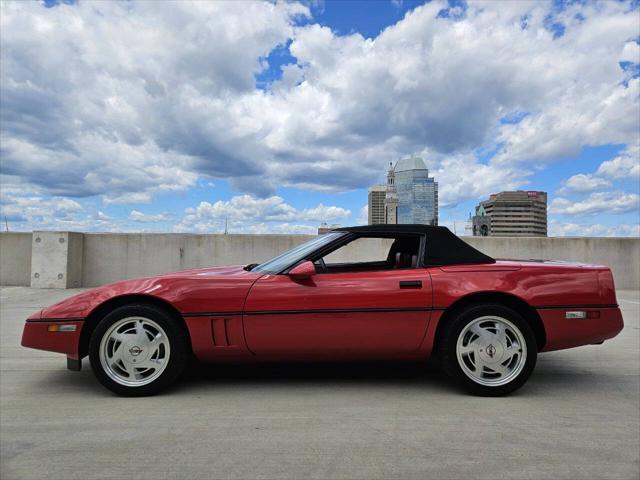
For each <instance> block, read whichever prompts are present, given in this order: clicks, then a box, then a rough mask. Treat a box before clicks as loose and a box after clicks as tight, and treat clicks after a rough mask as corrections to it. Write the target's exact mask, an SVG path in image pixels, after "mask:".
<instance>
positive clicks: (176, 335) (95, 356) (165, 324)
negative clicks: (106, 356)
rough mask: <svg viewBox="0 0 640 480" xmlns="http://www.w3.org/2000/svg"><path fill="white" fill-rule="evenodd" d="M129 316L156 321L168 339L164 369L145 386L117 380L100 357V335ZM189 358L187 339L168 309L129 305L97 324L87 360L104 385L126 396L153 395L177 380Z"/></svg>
mask: <svg viewBox="0 0 640 480" xmlns="http://www.w3.org/2000/svg"><path fill="white" fill-rule="evenodd" d="M128 317H143V318H146V319H149V320H151V321H152V322H155V324H157V325H158V326H160V327H161V328H162V329H163V330H164V332H165V333H166V337H167V339H168V344H169V352H170V354H169V356H168V360H167V364H166V366H165V367H164V370H163V371H162V373H161V374H159V375H158V376H157V378H155V379H154V380H153V381H151V382H150V383H147V384H144V385H138V386H130V385H124V384H121V383H118V382H117V381H116V380H114V379H113V378H111V376H109V374H108V373H107V372H106V371H105V368H104V367H103V365H102V362H101V359H100V348H101V342H102V339H103V337H104V336H105V334H107V333H108V332H109V330H110V328H111V327H112V326H113V325H114V324H116V323H117V322H119V321H121V320H123V319H126V318H128ZM190 358H191V349H190V347H189V339H188V335H187V333H186V332H185V331H184V329H183V328H182V326H181V325H179V324H178V321H177V320H176V319H175V318H173V316H172V315H171V314H169V313H168V312H167V311H165V310H164V309H162V308H158V307H155V306H152V305H145V304H132V305H125V306H122V307H119V308H117V309H115V310H113V311H112V312H111V313H109V314H108V315H106V316H105V317H104V318H103V319H102V320H101V321H100V323H99V324H98V325H97V326H96V328H95V330H94V331H93V333H92V334H91V339H90V341H89V360H90V363H91V369H92V370H93V373H94V375H95V376H96V378H97V379H98V381H100V383H101V384H102V385H104V386H105V387H106V388H108V389H109V390H111V391H112V392H114V393H116V394H118V395H121V396H125V397H142V396H149V395H155V394H156V393H159V392H161V391H162V390H165V389H166V388H168V387H169V386H170V385H172V384H173V383H175V382H176V380H178V378H179V377H180V375H181V374H182V372H183V371H184V368H185V366H186V365H187V363H188V362H189V359H190ZM112 375H113V374H112Z"/></svg>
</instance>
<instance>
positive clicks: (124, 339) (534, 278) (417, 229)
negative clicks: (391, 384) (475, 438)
mask: <svg viewBox="0 0 640 480" xmlns="http://www.w3.org/2000/svg"><path fill="white" fill-rule="evenodd" d="M622 328H623V320H622V315H621V313H620V309H619V308H618V305H617V301H616V294H615V288H614V283H613V275H612V273H611V270H610V269H609V268H607V267H605V266H598V265H586V264H579V263H568V262H560V261H543V260H495V259H493V258H491V257H489V256H487V255H485V254H483V253H481V252H480V251H478V250H476V249H475V248H473V247H471V246H470V245H468V244H467V243H465V242H464V241H463V240H462V239H460V238H458V237H457V236H455V235H454V234H453V233H451V232H450V231H449V230H448V229H446V228H444V227H432V226H425V225H374V226H359V227H350V228H338V229H336V230H333V231H331V232H329V233H327V234H325V235H320V236H318V237H316V238H314V239H312V240H310V241H308V242H306V243H303V244H301V245H299V246H297V247H295V248H293V249H292V250H290V251H288V252H286V253H283V254H282V255H279V256H277V257H275V258H273V259H271V260H268V261H266V262H263V263H260V264H251V265H246V266H230V267H215V268H199V269H193V270H186V271H181V272H177V273H168V274H163V275H156V276H151V277H146V278H139V279H132V280H124V281H120V282H116V283H112V284H109V285H104V286H101V287H98V288H94V289H91V290H87V291H85V292H82V293H80V294H78V295H75V296H73V297H70V298H67V299H65V300H63V301H61V302H59V303H57V304H55V305H52V306H50V307H48V308H44V309H43V310H41V311H39V312H37V313H35V314H33V315H32V316H30V317H29V318H28V319H27V320H26V323H25V326H24V332H23V337H22V345H23V346H25V347H30V348H37V349H42V350H49V351H52V352H59V353H63V354H66V356H67V367H68V368H69V369H71V370H80V369H81V366H82V359H83V358H84V357H86V356H88V357H89V362H90V365H91V368H92V370H93V372H94V374H95V376H96V377H97V379H98V380H99V381H100V383H102V384H103V385H104V386H105V387H107V388H108V389H110V390H111V391H113V392H115V393H117V394H119V395H124V396H143V395H151V394H155V393H157V392H160V391H162V390H164V389H166V388H167V387H168V386H169V385H171V384H173V383H174V382H175V381H176V380H177V379H178V378H179V376H180V375H181V373H182V372H183V371H184V370H185V368H186V367H187V365H188V364H189V360H190V359H191V358H193V357H194V356H195V358H196V359H198V360H200V361H202V362H242V361H254V362H258V361H315V360H319V361H320V360H331V361H337V360H339V361H350V360H374V359H375V360H394V361H402V360H407V361H408V360H411V361H416V360H427V359H429V358H432V357H433V358H437V359H438V361H439V363H440V364H441V365H442V368H443V369H444V370H445V372H446V373H447V374H448V375H450V376H451V377H452V378H453V379H454V380H456V381H457V382H458V383H459V384H460V385H461V386H462V387H464V388H466V390H468V391H469V392H471V393H473V394H476V395H484V396H498V395H505V394H508V393H511V392H513V391H515V390H516V389H518V388H520V387H521V386H522V385H523V384H524V383H525V382H526V381H527V379H528V378H529V377H530V375H531V373H532V371H533V369H534V367H535V364H536V359H537V355H538V353H540V352H548V351H551V350H558V349H565V348H571V347H577V346H580V345H588V344H600V343H602V342H603V341H605V340H607V339H609V338H612V337H614V336H615V335H617V334H618V333H619V332H620V331H621V330H622Z"/></svg>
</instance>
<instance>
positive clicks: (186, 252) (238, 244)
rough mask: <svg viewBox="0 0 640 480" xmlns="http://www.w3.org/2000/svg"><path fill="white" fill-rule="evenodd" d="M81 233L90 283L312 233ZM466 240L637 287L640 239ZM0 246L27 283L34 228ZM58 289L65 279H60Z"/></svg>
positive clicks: (246, 252) (258, 253)
mask: <svg viewBox="0 0 640 480" xmlns="http://www.w3.org/2000/svg"><path fill="white" fill-rule="evenodd" d="M83 237H84V239H83V246H82V262H81V272H82V273H81V280H80V282H81V284H82V285H83V286H87V287H92V286H97V285H102V284H105V283H109V282H113V281H117V280H122V279H125V278H134V277H140V276H145V275H153V274H157V273H164V272H171V271H176V270H181V269H186V268H197V267H204V266H217V265H232V264H247V263H252V262H261V261H264V260H267V259H269V258H271V257H274V256H275V255H278V254H280V253H282V252H285V251H287V250H289V249H291V248H293V247H294V246H296V245H298V244H300V243H302V242H305V241H306V240H308V239H310V238H314V237H315V236H308V235H214V234H211V235H193V234H112V233H105V234H94V233H87V234H84V235H83ZM464 240H465V241H467V242H469V243H470V244H472V245H473V246H475V247H476V248H478V249H479V250H482V251H483V252H485V253H487V254H488V255H491V256H493V257H499V258H515V259H531V258H533V259H554V260H570V261H580V262H588V263H597V264H603V265H608V266H610V267H611V268H612V270H613V272H614V276H615V280H616V286H617V288H621V289H640V239H638V238H533V237H531V238H500V237H490V238H479V237H464ZM0 246H1V248H2V262H1V268H2V276H1V281H2V285H29V284H30V281H29V279H30V271H31V250H30V249H31V234H16V233H1V234H0ZM385 248H388V247H386V246H383V243H382V242H379V243H378V244H372V245H371V246H370V248H367V249H366V250H367V251H368V253H370V252H373V251H375V250H376V249H379V250H380V253H379V254H380V255H381V257H382V256H384V255H385V254H386V253H383V252H382V250H383V249H385ZM73 251H74V252H77V250H76V249H74V250H73ZM360 253H361V252H356V251H355V250H354V251H345V256H347V257H348V256H352V255H353V258H358V257H359V255H360ZM75 254H76V255H78V253H75ZM346 259H347V258H344V260H346ZM335 261H340V259H338V258H336V259H335ZM74 263H76V262H74ZM60 287H61V288H64V287H65V285H64V284H62V283H61V285H60Z"/></svg>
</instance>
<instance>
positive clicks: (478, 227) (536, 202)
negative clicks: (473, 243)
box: [473, 191, 547, 237]
mask: <svg viewBox="0 0 640 480" xmlns="http://www.w3.org/2000/svg"><path fill="white" fill-rule="evenodd" d="M473 235H474V236H492V237H546V236H547V193H546V192H537V191H529V192H525V191H517V192H500V193H495V194H493V195H491V196H490V197H489V200H485V201H483V202H480V204H479V205H478V206H477V207H476V214H475V216H474V217H473Z"/></svg>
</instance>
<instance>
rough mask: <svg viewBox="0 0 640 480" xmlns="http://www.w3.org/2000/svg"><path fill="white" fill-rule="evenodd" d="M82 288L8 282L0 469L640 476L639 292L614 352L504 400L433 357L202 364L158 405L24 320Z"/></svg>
mask: <svg viewBox="0 0 640 480" xmlns="http://www.w3.org/2000/svg"><path fill="white" fill-rule="evenodd" d="M75 292H76V291H73V290H66V291H64V290H57V291H56V290H31V289H28V288H20V287H5V288H2V289H1V291H0V296H1V298H0V300H1V310H0V347H1V351H0V360H1V362H0V373H1V377H0V462H1V469H0V477H1V478H2V479H3V480H9V479H40V478H47V479H50V480H57V479H82V480H86V479H90V478H101V479H103V478H113V479H123V478H126V479H136V478H144V479H147V478H148V479H165V478H185V479H209V478H242V479H248V478H296V479H299V478H304V479H315V478H317V479H328V478H349V479H350V478H354V479H377V478H379V479H382V478H419V479H427V478H433V479H436V478H438V479H440V478H442V479H448V478H451V479H454V478H455V479H457V478H474V479H475V478H491V479H502V478H503V479H520V478H523V479H525V478H526V479H534V478H545V479H547V478H566V479H578V478H593V479H613V478H616V479H617V478H628V479H637V478H638V476H639V464H638V455H639V449H640V391H639V388H640V379H639V374H640V353H639V352H640V348H639V347H640V345H639V338H640V337H639V333H640V331H639V317H640V315H639V307H640V294H639V292H635V291H621V292H619V294H618V299H619V301H620V304H621V305H622V308H623V313H624V318H625V322H626V327H625V329H624V330H623V332H622V333H621V334H620V335H619V336H618V337H617V338H615V339H613V340H610V341H608V342H606V343H605V344H604V345H601V346H587V347H581V348H577V349H573V350H566V351H561V352H554V353H547V354H543V355H541V356H540V357H539V361H538V366H537V368H536V371H535V372H534V374H533V376H532V378H531V379H530V381H529V383H528V384H527V385H526V386H525V387H524V388H523V389H522V390H520V391H519V392H518V393H517V394H516V395H513V396H511V397H507V398H496V399H488V398H476V397H470V396H467V395H465V394H463V393H461V392H460V391H458V390H457V389H455V388H454V387H452V386H451V385H450V384H449V383H447V382H446V381H445V380H444V379H443V378H442V377H441V376H440V375H439V374H438V373H437V371H434V370H433V369H431V368H425V367H424V366H422V365H384V366H381V365H364V366H363V365H346V366H345V365H337V366H336V365H313V366H310V365H303V366H281V365H273V366H259V367H254V366H242V367H237V366H235V367H230V366H229V367H225V366H217V367H202V368H199V369H197V371H196V372H195V373H192V374H191V375H190V376H189V377H188V378H187V379H185V380H184V381H183V382H182V383H181V384H180V385H179V386H178V387H177V388H175V389H173V390H172V391H170V392H168V393H166V394H164V395H160V396H157V397H152V398H141V399H127V398H118V397H115V396H113V395H112V394H111V393H109V392H108V391H107V390H105V389H104V388H102V387H101V386H100V385H99V384H98V382H97V381H96V380H95V379H94V378H93V375H92V373H91V370H90V368H89V365H88V362H87V360H86V359H85V361H84V369H83V371H82V372H80V373H76V372H70V371H67V370H66V369H65V359H64V357H63V356H62V355H57V354H51V353H47V352H40V351H35V350H29V349H25V348H22V347H20V335H21V330H22V323H23V320H24V318H25V317H26V316H27V315H28V314H30V313H32V312H33V311H35V310H37V309H39V308H41V307H44V306H46V305H49V304H51V303H53V302H55V301H57V300H60V299H62V298H64V297H67V296H69V295H72V294H73V293H75Z"/></svg>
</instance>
